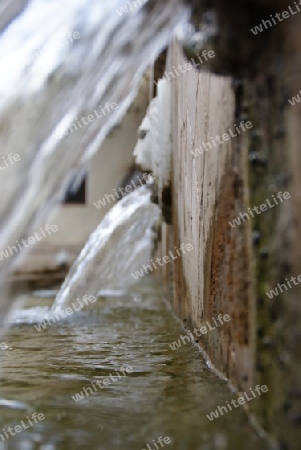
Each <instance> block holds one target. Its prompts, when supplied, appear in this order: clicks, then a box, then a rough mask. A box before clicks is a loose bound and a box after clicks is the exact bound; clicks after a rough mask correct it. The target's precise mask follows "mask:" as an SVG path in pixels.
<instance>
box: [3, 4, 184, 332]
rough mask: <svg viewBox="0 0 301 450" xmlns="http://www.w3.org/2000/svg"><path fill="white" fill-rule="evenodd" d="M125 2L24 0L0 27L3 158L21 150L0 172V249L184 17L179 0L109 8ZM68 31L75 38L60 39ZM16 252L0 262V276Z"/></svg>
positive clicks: (51, 196)
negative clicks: (103, 110) (83, 121)
mask: <svg viewBox="0 0 301 450" xmlns="http://www.w3.org/2000/svg"><path fill="white" fill-rule="evenodd" d="M12 4H13V3H11V5H12ZM126 4H127V2H126V0H110V1H108V2H101V3H100V2H99V1H98V0H73V1H72V2H69V1H68V2H66V1H64V0H52V1H51V2H49V1H48V0H31V1H29V2H28V3H27V4H26V3H25V2H24V3H23V4H22V5H26V6H25V7H24V10H22V11H21V13H20V14H19V15H18V16H17V17H16V18H15V19H14V20H13V21H12V22H10V23H9V24H8V25H7V26H6V28H5V29H4V31H3V32H2V34H1V35H0V54H1V63H2V66H3V67H5V70H3V71H1V73H0V96H1V105H0V149H1V152H2V155H3V156H6V155H7V154H8V153H10V152H13V153H15V154H19V155H20V157H21V160H20V161H19V162H18V163H16V164H14V166H12V167H10V168H6V169H5V170H3V171H2V172H1V177H0V186H1V192H2V201H1V205H0V214H1V221H0V251H2V250H3V249H5V248H6V247H7V246H8V245H10V246H12V245H14V244H15V243H16V240H19V241H20V240H21V239H22V238H26V237H28V236H29V235H30V233H31V232H32V231H35V229H36V228H37V226H38V225H40V223H41V220H45V218H47V217H48V215H49V213H50V211H51V210H52V209H53V207H54V206H55V205H57V204H58V203H59V200H60V199H61V198H62V197H63V194H64V192H65V190H66V188H67V186H68V184H69V182H70V179H71V178H73V177H74V175H75V174H78V173H79V171H81V172H82V173H83V170H84V169H85V168H86V167H87V164H88V161H89V159H90V158H91V157H92V156H93V155H94V153H95V152H96V151H97V150H98V149H99V147H100V145H101V143H102V142H103V140H104V138H105V137H106V135H107V134H108V133H109V131H110V130H111V129H112V127H113V126H114V125H116V124H117V123H118V122H119V121H120V120H121V118H122V116H123V115H124V114H125V112H126V110H127V108H128V107H129V105H130V104H131V102H132V100H133V99H134V97H135V95H136V93H137V89H138V84H139V81H140V79H141V77H142V76H143V73H144V72H145V70H146V69H147V67H148V66H149V65H150V64H151V63H152V62H153V61H154V60H155V58H156V57H157V55H158V54H159V53H160V51H162V49H163V48H164V47H165V46H166V45H167V44H168V42H169V41H170V40H171V38H172V36H173V34H174V30H175V28H176V26H177V25H178V24H180V23H182V22H184V21H186V19H187V14H186V10H184V9H183V7H182V6H181V2H180V0H165V1H164V2H161V1H156V0H150V1H149V2H147V3H146V4H145V5H144V6H143V7H141V8H136V9H133V10H132V11H129V12H128V13H126V14H123V15H119V14H118V13H117V9H118V8H121V7H123V6H125V5H126ZM10 16H11V15H10V13H7V11H6V17H10ZM6 22H7V21H6ZM6 22H5V23H6ZM76 32H77V33H78V34H79V35H80V38H79V39H73V40H72V41H71V40H68V42H66V36H67V35H68V36H69V35H70V33H76ZM33 55H38V56H35V57H33ZM107 102H109V103H110V104H112V103H116V104H117V108H116V109H115V110H114V111H112V112H111V113H110V114H106V115H103V116H102V117H101V118H97V120H95V121H94V122H93V123H89V124H88V125H85V126H81V127H80V126H79V125H78V127H77V128H78V129H75V131H73V132H68V133H67V135H66V136H65V135H64V131H65V130H66V129H67V128H68V126H70V124H72V123H77V122H76V121H77V120H78V119H80V117H81V116H85V117H87V116H88V115H89V114H90V113H91V112H92V111H93V110H94V109H97V108H99V106H100V105H102V107H103V106H104V105H105V104H106V103H107ZM73 128H75V127H73ZM24 250H25V249H23V250H22V251H20V252H18V253H14V254H12V255H11V256H10V257H9V258H8V259H5V260H4V261H3V260H1V261H0V284H1V283H3V282H4V280H5V278H6V277H7V275H8V274H9V272H11V271H12V270H13V268H14V266H15V264H16V262H17V260H18V259H20V257H21V256H24V255H25V251H24ZM8 303H9V304H12V300H11V299H9V300H7V299H4V298H2V300H1V303H0V313H1V315H0V316H1V319H0V326H1V325H2V324H3V320H4V318H5V316H6V312H7V309H8V307H7V304H8ZM1 320H2V323H1Z"/></svg>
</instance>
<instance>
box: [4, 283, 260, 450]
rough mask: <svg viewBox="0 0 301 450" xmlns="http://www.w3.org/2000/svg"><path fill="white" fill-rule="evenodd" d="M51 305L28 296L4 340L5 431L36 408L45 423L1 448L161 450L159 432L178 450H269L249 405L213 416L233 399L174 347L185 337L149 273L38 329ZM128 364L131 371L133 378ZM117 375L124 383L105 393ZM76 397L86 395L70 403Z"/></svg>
mask: <svg viewBox="0 0 301 450" xmlns="http://www.w3.org/2000/svg"><path fill="white" fill-rule="evenodd" d="M52 301H53V298H49V299H48V300H46V299H45V295H43V298H42V297H41V298H39V297H38V294H37V293H35V296H33V295H28V296H27V302H26V309H24V310H23V311H22V312H20V314H19V319H18V322H19V323H15V324H14V325H13V327H12V328H11V330H10V332H9V334H8V335H7V336H6V338H5V342H6V343H7V345H8V347H9V348H8V349H7V350H2V353H3V358H2V361H3V365H2V370H1V386H0V398H1V399H2V400H0V417H1V428H0V434H1V430H2V434H3V428H4V430H7V428H8V427H9V426H11V427H13V426H16V425H17V424H20V423H21V421H22V420H23V421H25V425H27V419H26V417H27V416H28V417H29V418H30V417H31V415H32V414H33V413H34V412H37V413H43V414H44V416H45V419H44V420H43V421H40V422H38V423H37V424H35V425H34V426H33V427H28V429H26V430H24V431H22V433H19V434H16V436H11V437H9V439H6V440H5V441H4V442H2V439H1V437H0V449H1V450H4V449H9V450H10V449H11V450H31V449H32V450H33V449H40V450H69V449H70V450H71V449H72V450H76V449H86V448H89V449H91V450H98V449H99V450H101V449H102V450H115V449H124V450H134V449H137V450H141V449H145V450H150V449H152V450H157V449H156V447H155V445H154V443H153V440H155V442H157V439H158V438H159V437H160V436H162V437H163V438H164V437H167V436H168V437H169V438H170V439H171V444H166V445H165V446H164V448H166V449H168V448H170V449H174V450H226V449H228V450H241V449H242V448H243V449H244V450H248V449H250V450H253V449H254V448H257V449H258V450H265V449H267V448H268V447H267V444H266V442H265V441H264V440H263V439H261V438H259V437H258V436H257V435H256V434H255V432H254V430H252V429H251V427H250V426H249V424H248V419H247V416H246V414H245V413H244V411H243V409H242V407H240V408H237V409H235V410H233V411H231V412H229V413H228V414H224V415H223V416H221V417H219V418H218V419H215V420H214V421H212V422H210V421H209V420H208V419H207V418H206V414H208V413H210V412H211V411H212V410H215V409H216V408H217V405H224V404H225V401H226V400H230V399H231V398H234V397H235V395H234V394H231V393H230V392H229V390H228V388H227V385H226V383H225V382H222V381H221V380H220V379H218V378H217V377H216V376H215V375H214V373H213V372H211V371H210V370H209V369H208V368H207V366H206V365H205V363H204V361H203V359H202V357H201V355H200V354H199V352H198V350H197V349H196V348H195V347H193V346H191V344H186V345H182V346H181V347H180V348H179V349H177V350H174V351H173V350H172V349H171V348H170V347H169V344H170V343H172V342H173V341H175V340H178V339H179V337H180V335H181V334H183V333H184V332H183V330H182V328H181V327H180V325H179V324H178V323H177V322H176V321H175V319H174V318H173V316H172V315H171V314H170V311H169V310H168V309H167V308H166V306H165V304H164V302H163V300H162V294H161V292H160V290H159V288H158V287H157V286H156V284H155V283H154V282H153V281H151V280H150V279H149V278H148V277H147V276H146V277H144V278H143V279H142V280H141V283H140V284H138V285H136V286H135V287H133V288H132V289H131V290H130V291H129V293H128V294H127V295H123V296H120V295H119V296H115V297H110V298H105V297H101V298H98V300H97V302H95V303H93V304H91V305H90V306H89V307H88V308H85V309H83V310H81V311H78V312H74V314H73V315H72V316H69V317H68V318H67V319H65V320H63V321H60V322H57V323H56V324H51V325H49V326H48V327H46V328H45V329H44V330H42V331H37V329H36V328H35V327H34V325H36V323H37V320H38V317H39V316H40V317H41V318H43V317H44V312H41V305H42V304H43V303H44V305H45V306H46V304H48V307H49V306H50V305H51V303H52ZM0 351H1V350H0ZM123 365H126V367H127V368H129V366H130V367H131V370H130V369H129V373H128V372H126V376H121V375H122V372H121V369H122V366H123ZM118 373H119V374H120V376H121V378H118ZM110 374H111V375H116V374H117V377H116V376H115V378H114V381H111V384H110V385H108V384H107V386H106V387H103V388H98V387H97V384H96V383H97V381H98V382H101V381H103V380H104V379H105V378H108V377H110ZM116 378H117V379H116ZM91 383H95V384H94V386H96V389H97V390H96V391H95V389H93V390H92V389H91V386H93V385H92V384H91ZM102 386H104V385H103V384H102ZM89 387H90V390H89V389H88V388H89ZM84 388H86V391H87V393H88V394H87V395H84V391H83V389H84ZM91 392H92V393H91ZM78 393H82V397H83V399H82V400H79V401H75V400H73V399H72V396H73V397H75V396H76V394H78ZM254 401H256V400H254ZM147 444H149V447H147ZM157 445H158V444H157ZM159 448H162V447H161V446H160V444H159Z"/></svg>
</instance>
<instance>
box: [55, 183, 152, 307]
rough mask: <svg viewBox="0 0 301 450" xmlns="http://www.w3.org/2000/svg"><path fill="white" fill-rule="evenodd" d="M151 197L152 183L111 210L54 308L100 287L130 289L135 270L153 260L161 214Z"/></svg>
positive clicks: (87, 247)
mask: <svg viewBox="0 0 301 450" xmlns="http://www.w3.org/2000/svg"><path fill="white" fill-rule="evenodd" d="M150 197H151V191H150V189H149V187H148V186H142V187H141V188H139V189H137V190H135V191H134V192H132V193H131V194H129V195H128V196H126V197H124V198H123V199H122V200H121V201H120V202H118V203H117V204H116V205H115V206H114V207H113V208H112V209H111V210H110V211H109V212H108V214H107V215H106V216H105V217H104V218H103V220H102V221H101V223H100V224H99V226H98V227H97V228H96V230H95V231H94V232H93V233H92V234H91V236H90V238H89V239H88V241H87V243H86V245H85V246H84V248H83V249H82V251H81V253H80V255H79V256H78V258H77V260H76V261H75V263H74V264H73V266H72V268H71V270H70V272H69V274H68V276H67V277H66V279H65V281H64V283H63V285H62V287H61V289H60V291H59V293H58V294H57V297H56V300H55V302H54V305H53V310H54V311H56V310H58V309H63V308H64V307H66V306H68V305H69V304H70V303H71V302H72V301H74V300H76V299H77V298H79V299H82V298H83V297H84V296H85V295H94V296H97V293H98V291H99V290H100V289H118V288H122V289H126V288H127V287H128V286H130V285H131V284H132V283H133V281H134V278H133V277H131V273H133V272H135V271H136V270H139V269H140V268H141V267H142V265H143V264H149V261H150V259H151V248H152V242H153V237H154V236H153V229H154V227H155V226H156V225H157V223H158V221H159V217H160V209H159V207H158V206H157V205H154V204H153V203H152V202H151V199H150Z"/></svg>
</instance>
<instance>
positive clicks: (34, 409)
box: [0, 0, 267, 450]
mask: <svg viewBox="0 0 301 450" xmlns="http://www.w3.org/2000/svg"><path fill="white" fill-rule="evenodd" d="M126 4H128V2H127V1H126V0H110V1H101V2H100V1H99V0H72V1H66V0H51V1H48V0H28V1H26V0H24V1H22V0H19V1H16V0H5V2H2V5H1V9H0V15H1V17H0V29H1V34H0V54H1V63H2V67H4V68H5V70H2V71H1V73H0V94H1V105H0V144H1V145H0V148H1V152H2V153H1V156H2V157H3V158H4V159H3V161H4V160H5V158H6V157H7V155H8V154H9V153H12V152H13V153H14V154H17V155H19V157H20V158H19V159H18V162H15V163H14V164H11V165H9V164H7V166H6V167H4V169H3V168H1V177H0V185H1V191H2V194H3V195H2V201H1V206H0V213H1V222H0V248H1V249H3V250H4V249H6V247H7V246H8V245H10V246H12V245H15V244H16V240H18V241H21V238H26V237H27V236H28V235H29V234H30V233H31V232H32V231H35V227H37V226H38V225H39V224H40V223H41V221H42V220H44V221H45V220H46V219H48V218H49V214H50V212H51V210H52V208H53V207H54V205H55V204H56V203H57V202H58V200H59V199H60V198H61V197H62V195H63V193H64V192H65V189H66V186H67V185H68V183H69V181H70V179H71V178H73V177H74V176H76V177H77V180H79V178H80V176H81V175H82V174H83V172H84V170H85V169H86V168H87V164H88V161H89V159H90V158H91V156H93V154H94V153H95V152H96V151H97V150H98V149H99V147H100V144H101V143H102V141H103V139H104V138H105V137H106V135H107V134H108V133H109V131H110V130H111V129H112V127H113V126H114V125H115V124H116V123H117V122H118V121H120V119H121V118H122V116H123V115H124V113H125V111H126V110H127V108H128V107H129V105H130V103H131V101H132V100H133V98H134V96H135V94H136V92H137V87H138V84H139V80H140V79H141V77H142V75H143V73H144V71H145V70H146V68H147V67H148V66H149V65H150V64H151V63H152V62H153V61H154V60H155V58H156V56H157V55H158V54H159V52H160V51H161V50H162V49H163V48H164V47H165V46H166V45H167V43H168V42H169V41H170V39H171V38H172V36H173V35H174V31H175V28H176V26H177V25H178V24H181V23H185V22H186V19H187V14H186V11H185V10H184V9H183V8H182V6H181V2H180V0H164V1H155V0H149V1H148V2H146V3H145V5H144V6H141V7H137V8H133V10H132V11H128V12H125V13H123V14H120V13H119V12H118V10H120V8H121V7H124V6H125V5H126ZM17 12H19V15H18V16H17V17H16V18H15V19H14V20H12V19H13V18H14V16H15V14H16V13H17ZM70 33H71V34H72V33H76V34H73V35H72V36H78V37H76V38H75V37H73V38H72V39H70ZM67 36H68V37H67ZM113 103H114V104H116V105H117V107H116V108H115V107H114V108H113V106H112V105H113ZM106 105H109V108H107V109H103V108H105V107H106ZM110 105H111V106H110ZM95 110H97V112H98V114H99V112H100V111H101V112H102V115H101V117H99V116H98V114H96V113H95ZM91 113H93V114H94V120H93V121H91V122H90V121H89V123H88V124H85V126H83V124H80V122H79V119H80V117H81V116H85V117H87V116H88V115H89V114H91ZM96 117H97V120H96ZM7 161H8V160H7ZM158 217H159V212H158V208H157V207H156V206H154V205H152V204H151V202H150V191H149V190H148V188H147V187H144V188H141V189H139V190H138V191H136V192H134V193H133V194H131V195H130V196H128V197H127V198H125V199H123V200H122V201H121V202H120V203H119V204H118V205H117V206H116V207H115V208H114V209H113V210H112V211H111V212H110V213H109V215H108V216H107V217H106V218H105V219H104V221H103V222H102V223H101V224H100V225H99V227H98V228H97V229H96V230H95V232H94V233H93V234H92V235H91V237H90V239H89V240H88V242H87V244H86V246H85V247H84V249H83V251H82V253H81V254H80V256H79V259H78V261H77V262H76V264H75V265H74V267H73V269H72V271H71V272H70V275H69V276H68V278H67V279H66V282H65V283H64V284H63V286H62V289H61V290H60V291H59V293H58V296H57V298H56V300H55V303H54V295H53V294H54V293H52V296H51V297H49V298H47V295H45V292H41V293H40V295H39V293H37V292H35V293H27V294H26V295H24V296H23V300H24V301H25V303H24V306H23V307H22V308H23V309H20V310H17V312H16V314H15V316H14V320H13V323H12V326H11V329H10V331H9V332H8V333H7V335H6V336H5V337H3V338H2V341H0V357H1V372H0V377H1V384H0V424H1V427H0V450H7V449H8V450H10V449H11V450H36V449H41V450H69V449H72V450H76V449H86V448H90V449H91V450H98V449H99V450H101V449H104V450H114V449H120V448H122V449H125V450H127V449H128V450H132V449H137V450H139V449H147V450H158V448H162V445H160V444H155V442H157V439H158V438H159V437H160V436H162V437H163V438H164V437H169V439H170V441H171V443H168V444H165V445H164V447H166V448H173V449H176V450H199V449H200V450H211V449H212V450H215V449H216V450H226V449H229V450H238V449H239V450H240V449H241V448H242V446H241V443H242V442H243V448H244V449H246V450H248V449H250V450H251V449H254V447H256V448H257V449H259V450H261V449H262V450H265V449H266V448H267V443H266V441H265V440H263V438H261V437H259V436H258V435H257V434H256V433H255V431H254V429H252V428H251V427H250V424H249V422H248V417H247V415H246V414H245V413H244V411H243V409H242V408H237V409H235V410H233V411H231V412H229V413H227V414H225V415H223V416H221V417H219V418H217V419H216V420H213V421H212V422H211V421H209V419H207V417H206V414H209V413H210V412H211V411H213V410H216V408H217V406H218V405H224V404H225V401H226V400H230V399H231V398H234V394H231V393H230V392H229V389H228V387H227V385H226V383H225V382H222V381H221V380H220V379H218V378H217V377H216V375H215V374H214V373H213V372H212V371H210V370H209V369H208V367H207V366H206V364H205V362H204V361H203V359H202V357H201V355H200V354H199V353H198V350H197V349H196V348H195V347H193V346H191V345H190V344H188V345H187V344H186V345H182V346H180V348H178V349H177V350H172V348H171V347H170V345H169V344H172V343H173V342H174V341H176V340H178V339H179V337H180V335H181V334H183V330H182V329H181V327H180V326H179V324H178V323H177V322H176V321H175V319H174V317H173V316H172V314H171V313H170V311H169V310H168V308H167V307H166V304H165V302H164V301H163V295H162V293H161V292H160V290H159V288H158V286H156V284H155V282H154V281H151V280H150V279H149V278H148V277H146V276H145V277H144V278H143V279H142V280H141V282H140V283H139V284H137V285H135V286H134V287H133V286H132V287H131V288H129V286H130V282H129V280H130V278H129V277H130V273H129V272H130V271H131V270H132V271H133V270H136V269H138V268H139V267H141V265H142V264H143V263H147V262H149V261H147V258H149V257H150V242H151V238H152V227H153V225H155V224H156V222H157V220H158ZM24 254H25V249H24V251H23V250H22V251H20V252H16V253H13V254H12V255H10V257H9V258H8V259H4V260H3V258H0V259H1V262H0V284H1V283H2V290H1V294H2V296H1V301H0V328H1V327H2V326H3V324H4V323H5V322H6V319H7V313H8V311H9V309H10V307H11V305H12V304H13V303H14V302H15V301H16V298H13V299H9V298H8V297H7V296H6V295H5V290H4V288H3V286H4V287H5V284H4V281H5V278H6V277H7V275H8V274H9V273H10V272H11V271H12V269H13V268H14V265H15V262H16V260H17V258H20V257H21V256H22V255H24ZM2 256H3V255H2ZM100 287H101V288H104V287H105V288H107V293H106V294H104V292H102V295H101V296H98V298H97V300H96V299H95V298H94V297H93V302H92V301H91V302H90V303H89V304H88V305H87V306H85V307H83V305H82V304H80V307H78V308H77V309H73V310H72V309H70V304H72V305H74V302H76V301H77V298H82V297H83V294H88V295H91V294H93V295H95V296H96V292H97V291H98V289H99V288H100ZM125 287H126V289H124V288H125ZM117 288H118V289H119V291H117V290H116V289H117ZM121 288H122V289H121ZM112 289H115V290H114V291H113V290H112ZM46 294H47V293H46ZM109 294H110V295H109ZM53 303H54V307H53ZM77 306H78V305H77ZM66 307H68V308H69V312H68V313H67V308H66ZM20 308H21V307H20ZM64 308H66V314H67V316H66V317H65V318H64V319H61V318H60V319H57V317H58V316H55V317H54V319H53V320H52V321H50V319H49V318H50V314H51V313H53V314H54V312H55V311H62V310H63V309H64ZM70 311H71V313H70ZM45 319H47V320H48V319H49V322H48V321H47V320H45ZM254 401H256V400H254ZM34 413H37V414H40V415H42V416H41V417H42V418H43V420H41V419H39V421H37V422H36V423H35V422H34V421H33V420H34V419H32V420H31V421H30V418H31V417H33V416H32V415H33V414H34ZM16 427H18V431H15V432H14V433H13V430H16ZM10 430H11V431H10ZM13 434H14V435H13ZM158 446H159V447H158Z"/></svg>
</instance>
